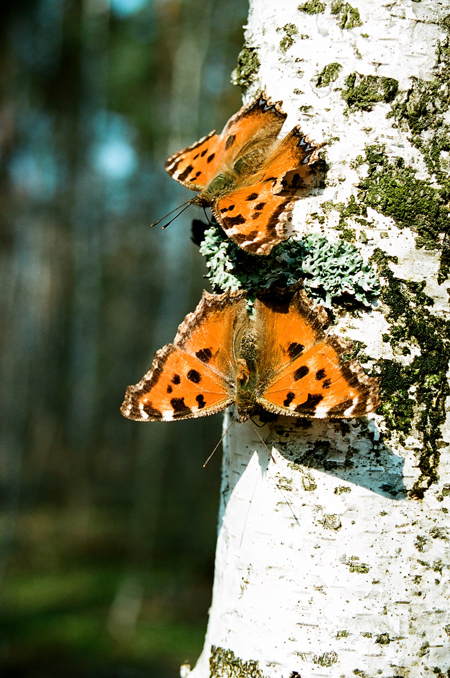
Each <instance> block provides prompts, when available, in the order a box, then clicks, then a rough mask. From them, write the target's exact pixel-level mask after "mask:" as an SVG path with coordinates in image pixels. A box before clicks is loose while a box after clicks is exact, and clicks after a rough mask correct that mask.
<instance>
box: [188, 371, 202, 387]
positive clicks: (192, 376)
mask: <svg viewBox="0 0 450 678" xmlns="http://www.w3.org/2000/svg"><path fill="white" fill-rule="evenodd" d="M187 378H188V379H189V381H192V383H193V384H198V383H199V382H200V381H201V379H202V378H201V376H200V372H197V370H189V372H188V373H187Z"/></svg>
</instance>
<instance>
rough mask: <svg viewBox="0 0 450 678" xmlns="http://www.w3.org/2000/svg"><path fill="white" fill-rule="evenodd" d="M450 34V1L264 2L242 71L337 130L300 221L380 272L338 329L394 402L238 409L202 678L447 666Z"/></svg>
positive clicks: (327, 134)
mask: <svg viewBox="0 0 450 678" xmlns="http://www.w3.org/2000/svg"><path fill="white" fill-rule="evenodd" d="M449 35H450V2H449V1H448V0H445V1H443V2H440V3H436V2H433V1H431V0H430V1H426V0H423V1H422V2H413V1H412V0H398V1H397V2H395V1H394V2H392V3H389V4H388V5H387V4H382V3H380V2H378V1H371V0H365V1H364V2H362V0H359V1H358V2H355V1H353V2H352V3H351V4H349V3H347V2H342V1H341V0H336V1H334V2H330V0H326V1H325V0H324V1H323V2H319V1H318V0H309V1H307V2H302V3H300V5H299V4H298V0H296V1H295V2H292V1H288V2H283V3H279V2H274V1H273V0H271V1H268V0H252V1H251V2H250V14H249V21H248V26H247V31H246V45H245V47H244V49H243V51H242V53H241V56H240V59H239V66H238V69H237V70H236V72H235V74H234V78H235V81H236V82H237V83H239V84H241V85H243V86H245V87H248V88H249V94H248V96H249V97H250V96H253V95H254V94H255V93H256V92H257V91H258V90H259V89H262V88H263V87H264V88H265V89H266V91H267V93H268V95H269V96H270V97H271V98H272V99H274V100H283V107H284V109H285V110H286V111H287V112H288V120H287V123H286V127H285V129H284V131H283V133H285V132H287V131H288V130H289V129H290V128H291V127H293V126H294V125H295V124H300V125H301V126H302V128H303V130H304V131H305V132H307V133H308V134H309V135H310V136H311V138H312V139H314V140H316V141H318V142H321V141H326V142H327V146H326V161H327V164H328V171H327V175H326V186H325V188H324V189H323V190H322V191H318V193H317V194H316V195H312V196H310V197H308V198H305V199H304V200H302V201H300V202H299V203H298V205H297V207H296V209H295V216H294V225H295V228H296V229H297V231H298V233H301V234H307V233H311V232H313V233H318V234H321V235H325V236H326V237H327V238H328V239H329V240H331V241H336V240H338V239H339V238H344V239H345V240H347V241H350V242H352V243H353V244H354V245H355V246H356V247H357V248H358V250H359V251H360V252H361V254H362V255H363V257H364V258H365V259H366V260H367V261H370V263H371V265H372V266H373V267H374V268H375V269H376V270H377V272H378V275H379V278H380V281H381V284H382V291H381V295H380V301H379V303H378V304H377V305H376V306H374V307H373V308H372V309H371V310H369V311H367V310H357V311H354V310H353V311H348V310H344V307H343V306H339V305H336V306H335V307H334V309H333V310H334V312H335V316H336V323H335V327H333V331H334V332H336V333H339V334H340V335H343V336H345V337H347V338H350V339H352V340H354V341H355V357H357V358H358V359H359V361H360V362H361V364H362V365H363V366H364V368H365V369H366V370H367V371H368V372H369V373H371V374H377V375H380V376H381V377H382V388H381V397H382V406H381V407H380V408H379V410H378V412H377V413H376V414H374V415H371V416H369V417H367V418H363V419H358V420H354V421H336V422H331V421H306V422H305V421H304V420H299V421H294V420H292V419H282V418H279V420H278V421H277V422H275V423H272V424H270V425H266V426H265V427H264V428H260V429H257V428H256V427H255V426H254V425H253V424H252V423H251V422H246V423H245V424H239V425H236V424H235V425H234V426H233V427H232V428H231V430H230V432H229V434H228V436H227V439H226V444H225V451H224V466H223V481H222V503H221V509H220V516H219V536H218V545H217V555H216V572H215V582H214V591H213V602H212V607H211V611H210V620H209V625H208V631H207V636H206V640H205V647H204V650H203V653H202V655H201V657H200V659H199V661H198V663H197V666H196V668H195V669H194V670H193V671H192V672H191V673H190V676H191V677H192V678H203V677H205V676H208V675H211V676H233V677H234V676H247V675H251V676H274V677H275V676H276V677H278V676H285V677H288V676H295V675H300V676H302V678H307V677H309V676H323V677H327V678H334V677H336V678H341V677H343V676H345V677H346V678H347V677H348V678H350V676H366V677H367V678H373V677H374V676H381V677H384V678H392V677H396V676H404V677H407V676H408V677H411V678H413V677H416V676H432V675H436V676H441V677H443V676H445V677H447V676H450V602H449V592H450V587H449V568H450V550H449V536H450V535H449V529H448V526H449V516H448V510H449V508H450V473H449V470H450V469H449V461H450V455H449V440H450V419H449V416H448V411H449V407H448V406H449V402H450V401H449V395H450V390H449V384H448V366H449V346H450V323H449V313H448V290H449V289H450V283H449V281H448V273H449V261H450V257H449V255H448V247H449V243H448V237H449V236H447V233H448V229H449V226H450V220H449V210H448V203H449V200H450V181H449V167H450V163H449V152H450V132H449V130H450V115H449V110H448V109H449V105H450V97H449V91H450V42H449ZM324 266H325V265H324ZM349 276H350V277H351V274H349ZM225 425H227V423H226V424H225ZM261 438H263V439H264V441H265V444H266V445H267V447H266V446H265V445H263V443H262V441H261ZM267 448H268V449H269V450H272V456H270V454H269V452H268V449H267Z"/></svg>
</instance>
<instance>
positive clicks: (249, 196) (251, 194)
mask: <svg viewBox="0 0 450 678" xmlns="http://www.w3.org/2000/svg"><path fill="white" fill-rule="evenodd" d="M257 197H258V193H250V195H248V196H247V197H246V198H245V199H246V201H249V200H256V198H257Z"/></svg>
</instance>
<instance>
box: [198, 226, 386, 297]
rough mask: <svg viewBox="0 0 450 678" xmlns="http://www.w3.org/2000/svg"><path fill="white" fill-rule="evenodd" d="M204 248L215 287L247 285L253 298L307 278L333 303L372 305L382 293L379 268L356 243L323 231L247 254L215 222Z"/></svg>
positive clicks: (314, 292)
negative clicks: (266, 252)
mask: <svg viewBox="0 0 450 678" xmlns="http://www.w3.org/2000/svg"><path fill="white" fill-rule="evenodd" d="M200 252H201V253H202V254H203V255H204V256H205V258H206V266H207V268H208V278H209V280H210V283H211V285H212V287H213V290H214V291H215V292H219V291H223V290H227V289H232V290H237V289H242V288H243V289H246V290H247V291H248V293H249V297H250V298H251V297H254V296H255V294H256V292H257V291H258V290H259V289H261V288H268V287H271V286H272V285H275V284H276V285H278V286H280V287H287V286H289V285H292V284H294V283H296V282H297V281H298V280H299V279H300V278H302V279H303V284H304V286H305V289H306V291H307V292H308V294H309V295H310V296H311V297H313V298H315V299H318V300H320V301H321V302H322V303H323V304H324V305H325V306H328V307H331V306H332V304H336V303H341V304H348V305H352V306H353V305H360V306H370V305H371V304H372V303H373V302H374V301H375V300H376V298H377V297H378V295H379V293H380V285H379V281H378V278H377V276H376V275H375V273H374V270H373V269H372V268H371V266H369V265H368V264H367V263H365V262H364V260H363V259H362V258H361V256H360V254H359V252H358V250H357V249H356V248H355V247H354V246H353V245H350V244H349V243H346V242H344V241H342V240H341V241H340V242H338V243H330V242H328V240H327V239H326V238H324V237H321V236H318V235H309V236H307V237H306V238H302V239H296V238H292V239H290V240H287V241H286V242H284V243H281V244H280V245H278V246H277V247H274V248H273V250H272V252H271V253H270V255H269V256H267V257H264V258H263V257H256V256H253V255H250V254H246V253H245V252H244V251H243V250H242V249H240V248H239V247H238V246H237V245H235V244H234V243H233V242H232V241H231V240H230V239H229V238H227V236H226V235H225V234H224V232H223V231H222V229H221V228H219V227H216V226H211V227H210V228H209V229H208V230H207V231H206V232H205V237H204V240H203V242H202V244H201V246H200Z"/></svg>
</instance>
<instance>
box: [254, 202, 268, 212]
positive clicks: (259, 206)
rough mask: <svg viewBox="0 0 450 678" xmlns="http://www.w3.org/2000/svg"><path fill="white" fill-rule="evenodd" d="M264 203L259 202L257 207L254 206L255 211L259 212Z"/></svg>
mask: <svg viewBox="0 0 450 678" xmlns="http://www.w3.org/2000/svg"><path fill="white" fill-rule="evenodd" d="M265 204H266V203H265V202H259V203H258V204H257V205H255V210H259V211H261V210H262V208H263V207H265Z"/></svg>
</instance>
